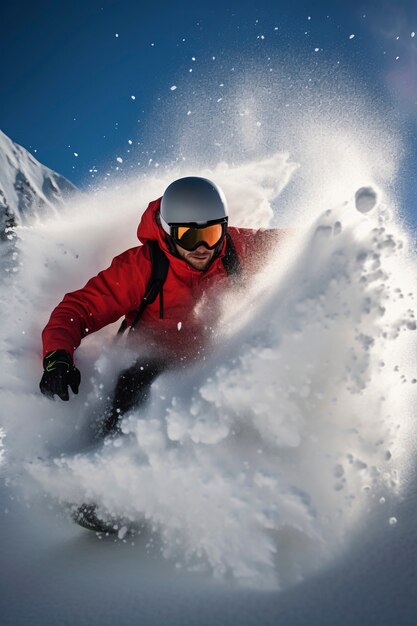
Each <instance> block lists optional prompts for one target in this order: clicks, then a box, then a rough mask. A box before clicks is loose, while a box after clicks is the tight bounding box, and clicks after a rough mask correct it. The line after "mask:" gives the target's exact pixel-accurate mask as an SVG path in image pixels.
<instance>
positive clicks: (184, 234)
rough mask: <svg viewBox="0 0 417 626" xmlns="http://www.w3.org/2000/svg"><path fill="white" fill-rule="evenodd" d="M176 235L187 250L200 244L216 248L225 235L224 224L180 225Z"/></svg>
mask: <svg viewBox="0 0 417 626" xmlns="http://www.w3.org/2000/svg"><path fill="white" fill-rule="evenodd" d="M176 235H177V236H176V242H177V243H178V244H179V245H180V246H181V247H182V248H185V250H190V251H191V250H194V249H195V248H197V247H198V246H199V245H205V246H206V247H207V248H214V246H215V245H216V244H218V243H219V241H220V239H221V238H222V236H223V226H222V224H212V225H211V226H205V227H204V228H192V227H190V226H178V227H177V233H176Z"/></svg>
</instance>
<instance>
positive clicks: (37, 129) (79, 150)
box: [0, 0, 417, 199]
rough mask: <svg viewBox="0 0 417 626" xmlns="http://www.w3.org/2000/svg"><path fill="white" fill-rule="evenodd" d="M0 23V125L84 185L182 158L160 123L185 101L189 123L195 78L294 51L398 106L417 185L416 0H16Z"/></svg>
mask: <svg viewBox="0 0 417 626" xmlns="http://www.w3.org/2000/svg"><path fill="white" fill-rule="evenodd" d="M0 23H1V24H2V37H1V41H0V52H1V59H2V62H1V67H0V111H1V115H0V120H1V128H2V130H4V132H5V133H6V134H8V135H9V136H10V137H11V138H12V139H13V140H15V141H16V142H18V143H20V144H22V145H24V146H25V147H26V148H28V149H30V150H31V151H36V156H37V158H38V159H39V160H40V161H41V162H43V163H45V164H46V165H48V166H50V167H52V168H53V169H55V170H57V171H59V172H60V173H62V174H64V175H65V176H67V177H68V178H69V179H70V180H72V181H73V182H74V183H75V184H77V185H80V186H84V187H86V186H88V185H89V184H91V180H92V177H96V176H99V175H100V174H101V173H102V172H103V170H104V169H114V168H116V167H119V168H120V169H122V167H123V168H125V169H127V168H130V169H133V170H134V168H140V167H144V166H148V165H149V159H150V158H153V155H154V160H157V159H161V158H163V156H164V155H165V156H167V155H168V154H170V156H172V154H171V153H172V151H174V150H175V146H174V144H173V143H171V144H169V142H168V139H166V140H165V138H163V137H161V129H162V128H169V119H170V117H171V115H172V116H173V117H178V111H179V110H180V108H181V107H183V108H184V124H185V123H186V122H187V120H186V115H187V113H188V111H187V110H186V109H187V103H186V102H185V101H184V100H181V97H182V98H184V96H183V94H184V91H185V90H187V93H188V94H190V95H192V92H193V81H195V84H196V85H197V84H198V85H199V88H200V93H201V85H202V84H203V85H204V84H206V85H207V87H206V89H207V93H206V97H207V98H210V97H216V95H218V94H214V93H212V94H211V93H210V90H211V89H212V86H213V84H215V83H216V84H217V85H218V84H225V83H226V82H227V80H228V77H230V76H231V74H232V73H233V72H236V71H237V72H238V71H239V69H240V68H241V67H243V66H244V65H245V64H246V65H247V64H249V63H252V62H253V63H255V64H256V63H257V64H259V65H260V66H263V67H265V66H267V65H271V66H273V68H274V69H275V68H279V66H280V65H281V66H285V65H286V64H288V63H289V62H294V58H296V59H297V61H296V62H297V63H298V64H299V66H300V67H301V66H303V67H305V68H309V71H310V73H311V75H312V74H313V73H314V71H315V68H317V71H323V69H321V70H320V66H325V64H326V63H330V64H333V66H334V67H336V63H337V67H338V68H340V71H341V72H342V73H343V72H347V73H348V74H349V76H350V77H351V78H353V81H357V85H358V89H359V90H360V89H365V90H366V92H367V94H368V96H369V95H370V96H371V97H373V98H375V102H377V103H384V104H387V106H389V107H393V108H394V109H395V111H396V113H397V114H398V116H399V118H400V119H401V124H402V127H403V130H404V137H405V139H406V141H407V142H408V145H407V154H408V158H407V161H406V164H405V167H406V168H408V169H406V170H405V175H404V176H405V181H406V182H405V183H404V185H405V187H406V189H407V198H408V199H410V198H411V199H412V198H413V195H414V191H416V187H415V183H414V182H413V178H414V175H413V165H414V163H415V157H416V148H415V143H416V142H415V140H416V120H417V104H416V102H417V35H416V36H413V33H414V32H417V3H416V2H406V1H404V2H401V1H400V2H394V1H391V2H389V1H385V0H380V1H375V2H372V1H369V0H368V1H365V2H360V1H357V0H353V1H350V2H343V3H342V2H337V1H336V0H333V1H331V2H320V1H318V2H314V1H312V0H311V1H304V2H303V1H297V0H294V1H292V2H288V1H287V2H281V1H275V2H270V1H266V0H259V1H257V2H253V0H251V1H247V0H241V1H239V2H238V1H236V0H234V1H231V2H228V1H227V0H226V1H224V2H211V3H209V2H199V1H198V0H194V1H192V2H190V1H187V0H186V1H184V2H172V1H171V2H168V1H165V0H162V1H159V2H155V3H150V2H142V1H139V0H138V1H132V0H130V1H111V0H110V1H109V0H102V1H99V0H86V1H80V0H73V1H72V2H68V1H65V0H64V1H60V2H58V1H56V2H51V1H46V0H43V1H42V0H40V1H39V2H37V3H34V2H21V1H19V0H17V1H15V2H14V3H2V7H1V9H0ZM190 70H191V71H190ZM341 76H342V74H341ZM340 80H343V78H340ZM204 81H206V83H204ZM216 81H217V82H216ZM221 81H223V82H222V83H221ZM174 86H175V87H176V89H173V87H174ZM176 123H178V122H176ZM129 142H131V143H129ZM76 155H77V156H76ZM117 158H119V161H120V159H122V160H123V165H122V164H121V163H120V162H119V161H117ZM138 163H140V166H139V165H138ZM91 170H93V171H91ZM95 170H97V172H96V171H95Z"/></svg>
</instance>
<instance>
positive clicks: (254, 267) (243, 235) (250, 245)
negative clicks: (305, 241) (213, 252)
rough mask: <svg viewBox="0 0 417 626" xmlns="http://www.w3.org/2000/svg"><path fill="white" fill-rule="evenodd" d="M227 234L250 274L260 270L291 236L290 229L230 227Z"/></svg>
mask: <svg viewBox="0 0 417 626" xmlns="http://www.w3.org/2000/svg"><path fill="white" fill-rule="evenodd" d="M229 232H230V234H231V235H232V239H233V243H234V244H235V246H236V251H237V253H238V255H239V257H240V258H241V260H242V263H243V266H244V268H245V269H246V270H247V271H248V272H249V273H250V274H252V273H256V272H258V271H259V270H260V269H262V267H263V266H264V265H265V260H266V259H268V258H269V255H270V254H271V253H273V252H275V250H276V249H277V247H278V246H279V245H280V243H281V242H282V241H283V240H284V239H285V238H286V237H288V236H289V235H290V234H291V229H287V228H259V229H254V228H235V227H230V228H229Z"/></svg>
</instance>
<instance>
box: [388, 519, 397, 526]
mask: <svg viewBox="0 0 417 626" xmlns="http://www.w3.org/2000/svg"><path fill="white" fill-rule="evenodd" d="M397 522H398V520H397V518H396V517H390V518H389V521H388V523H389V525H390V526H395V524H396V523H397Z"/></svg>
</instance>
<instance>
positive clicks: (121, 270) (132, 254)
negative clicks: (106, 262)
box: [42, 246, 151, 356]
mask: <svg viewBox="0 0 417 626" xmlns="http://www.w3.org/2000/svg"><path fill="white" fill-rule="evenodd" d="M146 252H147V251H146ZM150 273H151V266H150V261H149V260H148V258H147V254H146V253H145V250H144V248H143V247H142V246H139V247H137V248H131V249H130V250H127V251H126V252H123V253H122V254H120V255H118V256H117V257H115V258H114V259H113V261H112V264H111V265H110V267H108V268H107V269H105V270H103V271H102V272H100V273H99V274H97V276H94V278H91V279H90V280H89V281H88V283H87V284H86V285H85V287H83V288H82V289H78V290H77V291H73V292H71V293H67V294H66V295H65V296H64V299H63V300H62V302H60V304H58V306H57V307H56V308H55V309H54V310H53V311H52V315H51V317H50V320H49V322H48V324H47V325H46V326H45V328H44V330H43V332H42V341H43V355H44V356H45V355H46V354H47V353H48V352H51V351H52V350H57V349H62V350H66V351H67V352H68V353H69V354H70V355H71V356H72V355H73V352H74V350H76V349H77V348H78V346H79V345H80V343H81V339H82V338H83V337H85V336H86V335H89V334H91V333H94V332H96V331H97V330H100V328H103V326H106V325H107V324H111V323H113V322H116V321H117V320H118V319H119V318H120V317H122V315H125V314H126V313H128V312H129V311H132V310H134V309H136V308H137V307H138V306H139V304H140V302H141V300H142V298H143V296H144V293H145V289H146V285H147V284H148V280H149V277H150Z"/></svg>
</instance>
